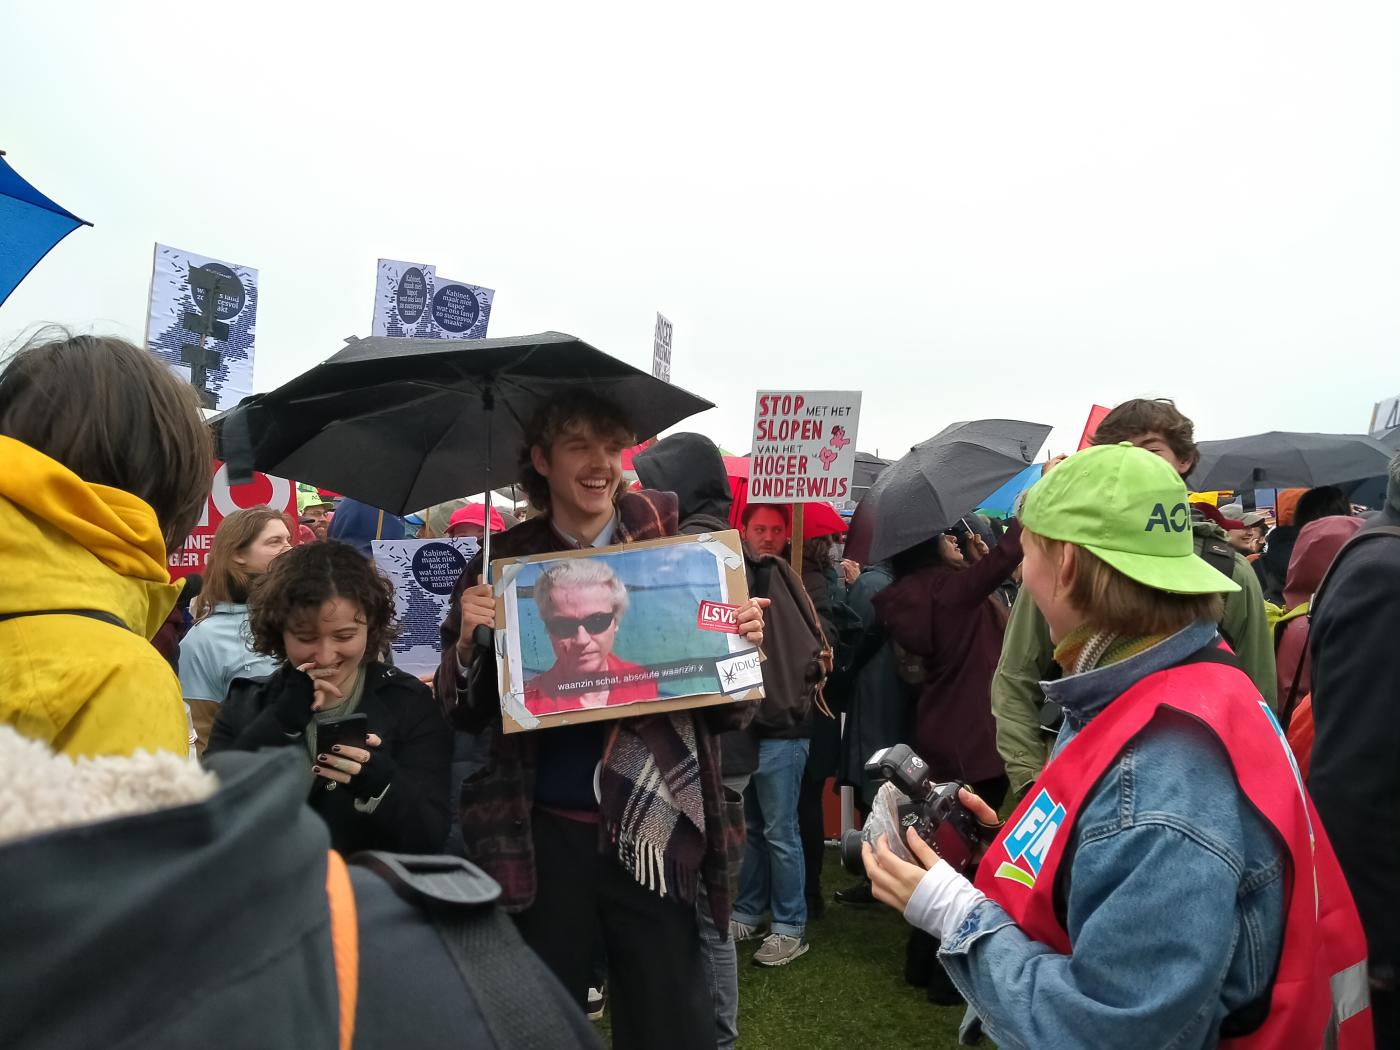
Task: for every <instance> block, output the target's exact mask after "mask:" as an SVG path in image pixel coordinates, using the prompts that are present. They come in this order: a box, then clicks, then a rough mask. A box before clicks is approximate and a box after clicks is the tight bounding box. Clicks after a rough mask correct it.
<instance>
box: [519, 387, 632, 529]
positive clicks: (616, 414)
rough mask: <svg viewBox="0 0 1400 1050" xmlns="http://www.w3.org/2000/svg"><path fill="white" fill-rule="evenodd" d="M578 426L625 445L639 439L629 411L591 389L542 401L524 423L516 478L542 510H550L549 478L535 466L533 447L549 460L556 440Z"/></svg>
mask: <svg viewBox="0 0 1400 1050" xmlns="http://www.w3.org/2000/svg"><path fill="white" fill-rule="evenodd" d="M577 429H587V430H591V431H592V432H593V433H594V434H596V435H598V436H600V437H616V438H617V440H618V441H620V442H621V443H622V444H623V445H633V444H635V443H636V441H637V437H636V434H635V433H634V432H633V430H632V424H630V423H629V422H628V421H627V414H626V413H625V412H624V411H623V410H622V409H621V408H620V407H619V406H618V405H615V404H614V403H613V402H611V401H609V400H608V399H607V398H604V397H600V396H599V395H597V394H595V393H593V391H591V390H586V389H584V390H570V391H567V392H566V393H563V394H560V395H558V396H557V397H552V398H550V399H549V400H548V401H545V402H544V403H542V404H541V405H540V406H539V407H538V408H537V409H536V410H535V413H534V415H533V416H531V417H530V421H529V423H527V424H526V426H525V442H524V444H523V446H522V447H521V449H520V459H519V467H518V469H519V471H520V473H519V476H518V479H517V480H518V481H519V482H520V487H521V488H523V489H524V490H525V497H526V498H527V499H528V500H529V501H530V503H531V504H532V505H533V506H535V507H536V508H538V509H539V510H542V511H547V510H549V481H548V480H547V479H546V478H545V477H544V476H543V475H541V474H540V472H539V471H537V470H536V469H535V464H534V460H533V459H532V458H531V455H530V453H531V450H532V449H535V448H538V449H540V450H541V451H542V452H544V455H545V458H546V459H548V458H549V454H550V452H551V451H552V450H553V448H554V443H555V442H556V441H558V440H559V438H560V437H562V436H563V435H564V434H566V433H568V432H569V431H571V430H577ZM618 491H619V492H621V491H622V489H621V488H619V490H618Z"/></svg>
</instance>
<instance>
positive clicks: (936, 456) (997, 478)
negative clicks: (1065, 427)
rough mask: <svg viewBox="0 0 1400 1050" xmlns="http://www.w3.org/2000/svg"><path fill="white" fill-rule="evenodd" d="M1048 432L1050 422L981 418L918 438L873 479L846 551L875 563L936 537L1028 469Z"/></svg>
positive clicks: (850, 554)
mask: <svg viewBox="0 0 1400 1050" xmlns="http://www.w3.org/2000/svg"><path fill="white" fill-rule="evenodd" d="M1049 435H1050V427H1049V426H1047V425H1045V424H1044V423H1024V422H1021V421H1019V420H1014V419H978V420H973V421H972V422H970V423H954V424H952V425H951V426H949V427H947V428H945V429H944V430H943V432H942V433H940V434H938V435H937V436H936V437H932V438H929V440H927V441H924V442H922V443H920V444H918V445H915V446H914V447H913V448H912V449H910V450H909V453H908V455H906V456H904V457H903V458H902V459H900V460H898V461H896V462H895V463H893V464H891V465H890V466H889V467H887V468H886V469H885V470H884V472H883V473H881V475H880V476H879V477H878V478H877V479H876V480H875V483H874V484H873V485H871V486H870V491H869V492H868V493H867V494H866V497H865V499H864V500H863V501H862V502H861V506H862V508H864V510H863V511H862V513H860V514H858V515H857V520H856V521H853V522H852V527H851V533H850V536H849V538H848V539H847V541H846V551H847V555H848V556H849V557H851V558H854V559H855V560H856V561H858V562H861V563H862V564H873V563H875V562H880V561H884V560H885V559H886V558H889V557H891V556H892V555H895V554H898V553H899V552H900V551H904V550H908V549H909V548H910V547H913V546H915V545H917V544H919V543H922V542H923V541H924V540H928V539H932V538H933V537H934V536H936V535H938V533H940V532H942V531H943V530H944V529H946V528H948V527H949V526H950V525H953V524H955V523H956V522H957V520H958V519H959V518H961V517H964V516H965V515H968V514H971V513H972V512H973V511H974V510H976V509H977V507H978V506H979V504H980V503H981V501H982V500H984V499H986V498H987V497H988V496H990V495H991V494H992V493H993V492H995V491H996V490H997V489H998V488H1000V487H1001V486H1002V485H1003V484H1004V483H1005V482H1007V481H1008V480H1010V479H1011V478H1012V477H1013V476H1014V475H1015V474H1017V473H1019V472H1020V471H1022V470H1024V469H1025V468H1026V466H1027V465H1029V464H1030V463H1031V461H1032V460H1034V459H1035V457H1036V454H1037V453H1038V452H1039V451H1040V447H1041V446H1042V445H1043V444H1045V439H1046V438H1047V437H1048V436H1049ZM857 525H859V528H857Z"/></svg>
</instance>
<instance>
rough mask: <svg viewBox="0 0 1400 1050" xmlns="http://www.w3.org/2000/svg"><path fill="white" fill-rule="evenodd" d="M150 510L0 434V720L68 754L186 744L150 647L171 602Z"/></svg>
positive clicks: (181, 717)
mask: <svg viewBox="0 0 1400 1050" xmlns="http://www.w3.org/2000/svg"><path fill="white" fill-rule="evenodd" d="M180 586H181V585H180V584H172V583H171V582H170V573H169V571H168V570H167V569H166V563H165V542H164V540H163V539H162V538H161V531H160V525H159V523H158V522H157V521H156V515H155V512H154V511H153V510H152V509H151V507H150V506H149V505H148V504H147V503H146V502H145V501H144V500H141V499H139V498H137V497H136V496H133V495H131V494H130V493H128V492H123V491H121V490H120V489H114V488H108V487H107V486H105V485H90V484H88V483H87V482H85V481H83V480H82V479H81V478H80V477H78V476H77V475H76V474H74V473H73V472H72V471H71V470H69V469H68V468H66V467H65V466H63V465H62V464H61V463H58V462H57V461H55V460H52V459H50V458H49V457H48V456H45V455H44V454H43V453H41V452H37V451H35V450H34V449H32V448H30V447H29V446H28V445H25V444H22V443H21V442H18V441H15V440H13V439H12V438H7V437H3V436H0V615H3V614H6V613H22V612H32V611H36V610H42V609H92V610H97V611H100V612H105V613H109V614H112V615H114V616H116V617H118V618H119V619H120V620H121V621H122V622H123V623H125V624H126V625H127V626H128V627H130V628H131V630H129V631H124V630H122V629H121V628H119V627H117V626H115V625H113V624H110V623H104V622H102V621H101V620H96V619H92V618H89V617H82V616H22V617H18V618H14V619H0V722H5V723H8V724H10V725H13V726H14V727H15V728H16V729H18V730H19V731H20V732H21V733H23V734H24V735H25V736H29V737H33V738H35V739H38V740H44V741H47V742H48V743H49V744H50V745H52V746H53V747H54V749H55V750H58V751H62V752H64V753H65V754H69V755H101V754H130V753H132V752H134V751H137V750H140V749H145V750H147V751H157V750H165V751H173V752H175V753H176V754H179V755H185V754H187V753H188V751H189V737H188V729H187V723H186V716H185V709H184V704H183V701H182V699H181V696H180V684H179V682H178V680H177V679H176V677H175V674H174V672H173V671H172V670H171V669H170V665H169V664H168V663H166V662H165V660H164V659H163V658H162V657H161V655H160V653H158V652H157V651H156V649H155V647H154V646H152V645H151V643H150V639H151V638H152V637H153V636H154V635H155V633H156V631H157V630H158V629H159V628H160V626H161V624H162V623H163V622H164V620H165V618H166V616H168V615H169V614H170V610H171V609H172V608H173V607H174V605H175V598H176V596H177V595H178V594H179V593H180Z"/></svg>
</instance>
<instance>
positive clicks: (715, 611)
mask: <svg viewBox="0 0 1400 1050" xmlns="http://www.w3.org/2000/svg"><path fill="white" fill-rule="evenodd" d="M695 626H696V627H699V628H700V630H702V631H719V632H721V633H722V634H738V633H739V607H738V606H737V605H725V604H724V603H723V602H712V601H702V602H701V603H700V612H699V613H698V614H697V615H696V617H695Z"/></svg>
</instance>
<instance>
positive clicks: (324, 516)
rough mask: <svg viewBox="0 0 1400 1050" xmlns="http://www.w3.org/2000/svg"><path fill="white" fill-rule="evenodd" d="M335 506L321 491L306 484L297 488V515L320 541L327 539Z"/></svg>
mask: <svg viewBox="0 0 1400 1050" xmlns="http://www.w3.org/2000/svg"><path fill="white" fill-rule="evenodd" d="M333 510H335V504H334V503H332V502H331V501H330V500H328V499H326V497H325V496H323V495H321V492H320V490H319V489H317V488H316V486H314V485H308V484H306V483H305V482H303V483H301V484H299V485H298V486H297V513H298V514H299V515H300V516H301V517H302V518H303V519H305V521H306V527H307V528H309V529H310V530H311V532H312V533H313V534H314V535H315V537H316V538H317V539H318V540H323V539H325V538H326V533H327V532H328V531H329V530H330V527H331V519H330V513H331V511H333Z"/></svg>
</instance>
